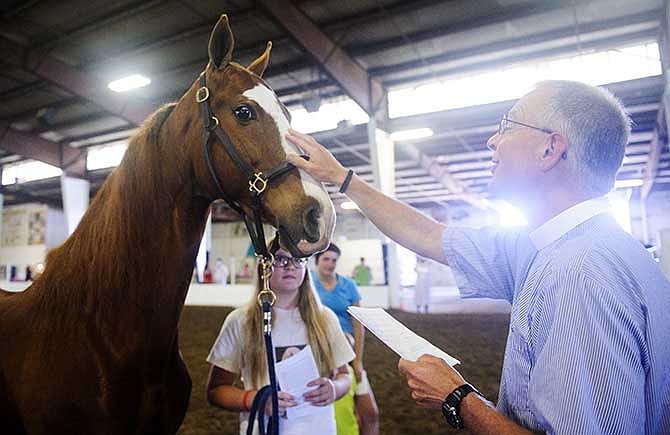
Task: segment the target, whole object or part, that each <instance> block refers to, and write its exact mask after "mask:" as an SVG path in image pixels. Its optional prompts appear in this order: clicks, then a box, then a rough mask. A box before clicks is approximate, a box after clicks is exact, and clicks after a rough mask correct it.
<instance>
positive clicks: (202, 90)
mask: <svg viewBox="0 0 670 435" xmlns="http://www.w3.org/2000/svg"><path fill="white" fill-rule="evenodd" d="M203 94H204V95H203ZM208 98H209V89H208V88H207V87H205V86H203V87H201V88H198V90H197V92H196V93H195V101H196V102H197V103H202V102H203V101H207V99H208Z"/></svg>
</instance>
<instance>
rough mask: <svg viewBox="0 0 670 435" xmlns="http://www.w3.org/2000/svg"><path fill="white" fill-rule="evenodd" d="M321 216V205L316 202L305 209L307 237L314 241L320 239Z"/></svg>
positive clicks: (311, 241) (304, 223)
mask: <svg viewBox="0 0 670 435" xmlns="http://www.w3.org/2000/svg"><path fill="white" fill-rule="evenodd" d="M320 218H321V206H320V205H319V204H315V205H313V206H311V207H309V208H308V209H307V210H305V213H304V215H303V219H302V222H303V229H304V230H305V239H306V240H307V241H308V242H310V243H314V242H317V241H318V240H319V219H320Z"/></svg>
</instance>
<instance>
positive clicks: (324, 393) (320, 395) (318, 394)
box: [303, 378, 335, 406]
mask: <svg viewBox="0 0 670 435" xmlns="http://www.w3.org/2000/svg"><path fill="white" fill-rule="evenodd" d="M307 386H308V387H314V386H316V388H314V389H313V390H310V391H308V392H306V393H305V394H303V397H304V398H305V400H306V401H308V402H309V403H311V404H312V405H314V406H326V405H330V404H331V403H333V402H334V401H335V384H334V383H333V381H332V380H331V379H330V378H318V379H314V380H313V381H311V382H309V383H308V384H307Z"/></svg>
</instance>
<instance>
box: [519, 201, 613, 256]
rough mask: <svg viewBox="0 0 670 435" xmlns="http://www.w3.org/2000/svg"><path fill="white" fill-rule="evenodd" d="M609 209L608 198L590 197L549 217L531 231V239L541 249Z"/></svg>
mask: <svg viewBox="0 0 670 435" xmlns="http://www.w3.org/2000/svg"><path fill="white" fill-rule="evenodd" d="M608 211H609V203H608V201H607V198H605V197H603V196H601V197H599V198H593V199H588V200H586V201H583V202H580V203H579V204H577V205H573V206H572V207H570V208H569V209H567V210H564V211H562V212H561V213H559V214H558V215H556V216H554V217H553V218H551V219H549V220H548V221H547V222H545V223H543V224H542V225H540V226H539V227H538V228H537V229H536V230H535V231H532V232H531V233H530V240H531V242H533V245H534V246H535V248H537V250H538V251H539V250H541V249H544V248H546V247H547V246H549V245H550V244H552V243H553V242H555V241H556V240H558V239H560V238H561V237H562V236H563V235H565V234H566V233H568V232H569V231H570V230H572V229H574V228H575V227H577V225H579V224H581V223H584V222H586V221H587V220H589V219H591V218H592V217H594V216H596V215H599V214H601V213H606V212H608Z"/></svg>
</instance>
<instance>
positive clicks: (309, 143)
mask: <svg viewBox="0 0 670 435" xmlns="http://www.w3.org/2000/svg"><path fill="white" fill-rule="evenodd" d="M286 139H288V141H289V142H291V143H293V144H294V145H296V146H297V147H298V148H300V149H301V150H303V151H304V152H305V153H306V154H307V155H308V156H309V160H305V159H303V158H302V157H301V156H299V155H297V154H288V155H287V156H286V160H288V162H289V163H291V164H293V165H295V166H296V167H298V168H300V169H304V170H305V171H307V173H308V174H309V175H311V176H312V177H314V178H315V179H316V180H317V181H321V182H324V181H325V182H328V183H333V184H336V185H338V186H340V185H342V183H343V182H344V179H345V178H346V176H347V169H345V168H344V166H342V165H341V164H340V162H338V161H337V159H335V157H333V155H332V154H331V153H330V151H328V150H327V149H326V148H324V147H323V146H322V145H321V144H319V143H318V142H317V141H315V140H314V138H312V137H311V136H308V135H306V134H302V133H299V132H297V131H295V130H293V129H290V130H289V131H288V133H287V134H286Z"/></svg>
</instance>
